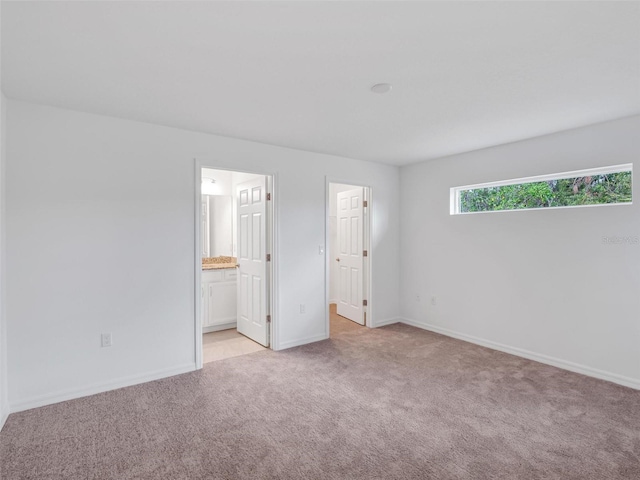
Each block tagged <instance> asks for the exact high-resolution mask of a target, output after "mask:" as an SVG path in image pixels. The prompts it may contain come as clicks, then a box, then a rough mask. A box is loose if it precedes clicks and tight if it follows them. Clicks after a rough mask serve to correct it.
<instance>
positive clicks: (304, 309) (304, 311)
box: [300, 303, 307, 313]
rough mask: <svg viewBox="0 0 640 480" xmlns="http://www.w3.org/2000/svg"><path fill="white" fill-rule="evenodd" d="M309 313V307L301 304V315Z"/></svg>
mask: <svg viewBox="0 0 640 480" xmlns="http://www.w3.org/2000/svg"><path fill="white" fill-rule="evenodd" d="M306 312H307V307H306V306H305V304H304V303H301V304H300V313H306Z"/></svg>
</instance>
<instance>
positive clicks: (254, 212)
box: [236, 177, 269, 347]
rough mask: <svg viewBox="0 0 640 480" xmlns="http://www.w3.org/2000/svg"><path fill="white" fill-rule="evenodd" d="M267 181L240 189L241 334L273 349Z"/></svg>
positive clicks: (253, 181) (258, 181) (239, 313)
mask: <svg viewBox="0 0 640 480" xmlns="http://www.w3.org/2000/svg"><path fill="white" fill-rule="evenodd" d="M266 194H267V184H266V177H260V178H257V179H255V180H251V181H248V182H245V183H241V184H239V185H238V186H237V190H236V200H237V210H238V214H237V215H238V264H239V269H238V323H237V328H238V332H239V333H241V334H243V335H245V336H247V337H249V338H250V339H252V340H254V341H256V342H258V343H259V344H261V345H264V346H265V347H268V346H269V325H268V323H267V308H266V307H267V285H266V281H267V261H266V255H267V252H266V243H267V235H266V226H267V222H266V212H267V207H266V201H267V199H266Z"/></svg>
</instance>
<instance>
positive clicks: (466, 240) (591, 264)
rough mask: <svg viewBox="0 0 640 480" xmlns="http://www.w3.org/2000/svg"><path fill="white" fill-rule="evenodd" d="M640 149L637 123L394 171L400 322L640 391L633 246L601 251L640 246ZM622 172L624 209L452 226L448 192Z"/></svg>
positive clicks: (639, 264) (637, 263)
mask: <svg viewBox="0 0 640 480" xmlns="http://www.w3.org/2000/svg"><path fill="white" fill-rule="evenodd" d="M639 139H640V117H633V118H627V119H623V120H619V121H615V122H609V123H604V124H600V125H595V126H591V127H587V128H581V129H576V130H571V131H567V132H562V133H558V134H554V135H549V136H545V137H540V138H535V139H531V140H527V141H523V142H518V143H513V144H508V145H504V146H500V147H495V148H489V149H485V150H480V151H476V152H471V153H467V154H463V155H456V156H452V157H448V158H442V159H439V160H434V161H430V162H426V163H421V164H417V165H412V166H408V167H405V168H402V169H401V192H402V193H401V218H400V223H401V239H402V240H401V252H402V253H401V258H402V261H401V271H402V276H401V292H402V293H401V305H402V315H403V317H404V319H405V320H406V321H407V322H408V323H412V324H415V325H420V326H427V327H428V328H431V329H434V330H436V331H441V332H444V333H447V334H453V335H458V336H460V337H462V338H466V339H469V340H472V341H476V342H480V343H482V342H484V343H485V344H487V345H491V346H494V347H497V348H500V349H503V350H507V351H513V352H515V353H519V354H521V355H525V356H529V357H531V358H535V359H538V360H541V361H545V362H548V363H555V364H557V365H561V366H563V367H565V368H570V369H573V370H576V371H582V372H584V373H588V374H590V375H595V376H600V377H603V378H608V379H611V380H614V381H617V382H619V383H623V384H627V385H632V386H635V387H636V388H640V321H639V319H640V295H639V293H640V245H638V244H627V245H624V244H619V245H612V244H604V243H603V242H602V237H604V236H607V237H611V236H618V237H628V236H639V235H640V189H639V187H638V184H639V182H638V174H639V173H640V163H639V160H638V159H639V158H640V141H639ZM621 163H633V164H634V168H635V169H636V172H635V173H634V176H635V181H634V196H635V203H634V205H632V206H628V205H627V206H606V207H589V208H573V209H557V210H536V211H533V210H530V211H516V212H502V213H483V214H473V215H458V216H450V215H449V188H450V187H454V186H461V185H468V184H475V183H480V182H487V181H492V180H504V179H509V178H518V177H524V176H530V175H537V174H545V173H554V172H563V171H569V170H576V169H582V168H590V167H598V166H605V165H615V164H621ZM417 295H419V296H420V300H419V301H418V300H417V297H416V296H417ZM432 296H435V297H436V305H432V304H431V297H432Z"/></svg>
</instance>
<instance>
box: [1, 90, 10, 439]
mask: <svg viewBox="0 0 640 480" xmlns="http://www.w3.org/2000/svg"><path fill="white" fill-rule="evenodd" d="M6 111H7V99H6V97H5V96H4V94H3V93H2V92H1V91H0V430H2V427H4V424H5V422H6V420H7V417H8V416H9V395H8V392H7V388H8V383H7V376H8V373H7V322H6V315H5V311H6V308H5V304H6V302H5V298H6V296H5V156H6V137H7V136H6V121H5V120H6Z"/></svg>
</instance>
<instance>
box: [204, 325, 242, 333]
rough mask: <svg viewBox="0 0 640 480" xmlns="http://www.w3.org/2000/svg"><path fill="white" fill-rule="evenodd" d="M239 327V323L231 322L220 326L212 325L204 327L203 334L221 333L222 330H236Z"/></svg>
mask: <svg viewBox="0 0 640 480" xmlns="http://www.w3.org/2000/svg"><path fill="white" fill-rule="evenodd" d="M237 326H238V322H229V323H220V324H218V325H210V326H208V327H202V333H203V334H205V333H211V332H219V331H221V330H230V329H232V328H236V327H237Z"/></svg>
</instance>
